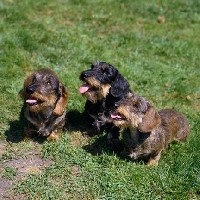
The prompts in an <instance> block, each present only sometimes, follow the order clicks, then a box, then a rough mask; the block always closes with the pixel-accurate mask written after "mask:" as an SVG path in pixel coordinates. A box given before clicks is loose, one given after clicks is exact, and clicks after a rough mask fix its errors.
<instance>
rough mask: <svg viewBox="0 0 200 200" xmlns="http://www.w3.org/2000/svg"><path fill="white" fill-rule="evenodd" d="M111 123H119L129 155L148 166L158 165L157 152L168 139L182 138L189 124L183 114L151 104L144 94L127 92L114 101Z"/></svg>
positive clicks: (187, 131) (185, 134) (177, 139)
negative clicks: (156, 107) (117, 100)
mask: <svg viewBox="0 0 200 200" xmlns="http://www.w3.org/2000/svg"><path fill="white" fill-rule="evenodd" d="M111 117H112V119H113V123H114V124H115V125H116V126H117V127H121V129H123V130H122V132H123V133H122V135H123V140H124V143H125V145H126V148H127V149H128V151H129V156H130V157H131V158H133V159H135V160H137V159H142V160H144V161H146V162H147V165H148V166H151V165H158V161H159V159H160V157H161V152H162V150H163V149H166V148H167V147H168V145H169V143H170V142H172V141H186V140H187V138H188V135H189V124H188V121H187V119H186V117H185V116H184V115H183V114H181V113H180V112H178V111H176V110H173V109H162V110H160V111H158V112H157V111H156V110H155V108H154V107H153V106H152V105H151V104H150V103H149V102H148V101H147V100H146V99H145V98H144V97H141V96H138V95H136V94H132V93H129V94H128V95H127V96H126V98H125V99H122V100H120V101H119V102H117V103H116V104H115V111H114V112H112V113H111Z"/></svg>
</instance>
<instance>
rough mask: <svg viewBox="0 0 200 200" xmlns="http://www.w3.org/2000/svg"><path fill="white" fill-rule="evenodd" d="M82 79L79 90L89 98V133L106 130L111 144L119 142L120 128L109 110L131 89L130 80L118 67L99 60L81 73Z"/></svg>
mask: <svg viewBox="0 0 200 200" xmlns="http://www.w3.org/2000/svg"><path fill="white" fill-rule="evenodd" d="M80 80H81V81H83V82H84V84H83V85H82V86H81V87H80V88H79V91H80V93H81V94H82V95H83V96H84V97H86V98H87V101H86V104H85V114H86V119H87V127H88V134H89V135H95V134H97V133H98V132H99V131H103V130H105V131H106V132H107V133H108V142H109V143H110V144H114V143H116V142H118V137H119V128H118V127H116V126H114V125H113V123H112V120H111V118H110V114H109V112H110V111H111V109H112V107H113V105H114V104H115V102H118V101H119V100H120V99H123V98H124V96H125V95H126V94H127V93H129V92H130V91H131V90H130V86H129V83H128V81H127V80H126V79H125V78H124V77H123V76H122V75H121V74H120V72H119V71H118V69H117V68H115V67H113V66H112V65H110V64H108V63H106V62H98V61H94V62H93V63H92V65H91V69H88V70H86V71H83V72H82V73H81V74H80Z"/></svg>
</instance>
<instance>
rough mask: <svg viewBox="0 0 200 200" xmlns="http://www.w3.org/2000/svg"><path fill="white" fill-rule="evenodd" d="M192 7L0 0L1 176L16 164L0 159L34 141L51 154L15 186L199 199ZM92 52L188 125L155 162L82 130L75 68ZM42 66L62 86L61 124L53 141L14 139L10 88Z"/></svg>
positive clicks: (15, 105) (31, 191)
mask: <svg viewBox="0 0 200 200" xmlns="http://www.w3.org/2000/svg"><path fill="white" fill-rule="evenodd" d="M199 10H200V1H198V0H191V1H187V0H176V1H175V0H169V1H162V0H152V1H144V0H142V1H131V0H127V1H123V0H109V1H107V0H101V1H99V0H95V1H94V0H85V1H80V0H58V1H53V0H48V1H47V0H40V1H31V0H21V1H17V0H2V1H1V2H0V43H1V48H0V65H1V67H0V82H1V84H0V105H1V106H0V113H1V115H0V145H1V146H2V147H1V148H0V160H1V161H0V162H1V163H0V172H1V176H2V177H3V178H8V179H12V178H13V177H15V175H16V169H15V168H10V167H8V166H6V162H8V161H9V160H11V159H17V158H19V157H21V156H28V155H29V152H32V151H34V150H37V151H38V150H39V152H40V156H42V157H43V158H44V159H51V160H53V161H54V164H53V165H50V166H48V167H46V168H45V169H44V170H43V171H42V172H41V173H36V174H32V173H28V174H26V176H25V177H23V178H22V179H20V180H18V181H16V182H15V185H14V192H15V195H19V197H20V198H21V199H23V198H24V197H26V198H27V199H43V200H44V199H98V200H100V199H102V200H103V199H141V200H142V199H145V200H146V199H167V200H168V199H183V200H184V199H200V164H199V160H200V133H199V130H200V107H199V105H200V85H199V77H200V69H199V46H200V39H199V35H200V11H199ZM160 17H162V19H164V20H163V21H162V20H161V21H159V19H160ZM93 60H100V61H106V62H109V63H110V64H112V65H114V66H116V67H117V68H118V69H119V70H120V72H121V73H122V74H123V75H124V76H125V77H126V78H127V79H128V81H129V83H130V85H131V89H132V90H133V91H134V92H135V93H138V94H140V95H142V96H145V97H146V98H147V99H149V100H150V101H151V102H152V103H153V104H154V106H155V107H156V108H157V109H161V108H164V107H170V108H174V109H177V110H179V111H181V112H182V113H184V114H185V115H186V116H187V118H188V121H189V123H190V127H191V134H190V138H189V140H188V142H187V143H183V144H172V145H170V148H169V149H168V150H165V151H164V152H163V155H162V157H161V160H160V163H159V166H158V167H155V168H146V167H145V166H144V165H143V164H142V163H135V162H133V161H132V160H130V159H129V158H125V157H122V156H120V153H119V152H115V151H113V150H112V149H110V148H109V147H108V146H107V145H106V143H105V142H106V139H105V133H101V134H100V135H98V136H96V137H93V138H85V137H84V136H83V134H82V133H83V130H84V119H83V118H82V116H81V113H82V112H83V109H84V103H85V99H84V98H83V97H82V96H81V95H80V94H79V92H78V88H79V86H80V84H81V82H80V81H79V78H78V77H79V74H80V72H81V71H83V70H85V69H87V68H89V66H90V63H91V62H92V61H93ZM42 67H46V68H50V69H52V70H54V71H55V72H56V73H57V74H58V75H59V76H60V79H61V80H62V82H63V83H64V84H65V85H66V86H67V88H68V90H69V103H68V105H67V111H68V115H69V123H68V125H67V127H66V129H65V130H64V131H63V134H62V137H61V141H59V142H55V143H49V142H47V141H34V142H33V141H24V140H23V129H24V126H25V121H24V119H23V114H22V107H23V101H22V100H21V99H20V98H19V97H18V93H19V91H20V90H21V89H22V86H23V81H24V79H25V78H26V77H27V75H28V74H29V73H30V72H32V71H34V70H36V69H39V68H42ZM0 187H1V186H0ZM20 195H22V196H20ZM10 198H11V199H12V197H10ZM20 198H19V199H20Z"/></svg>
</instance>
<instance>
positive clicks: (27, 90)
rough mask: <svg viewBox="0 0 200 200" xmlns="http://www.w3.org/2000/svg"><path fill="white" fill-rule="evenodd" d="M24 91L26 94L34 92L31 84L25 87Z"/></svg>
mask: <svg viewBox="0 0 200 200" xmlns="http://www.w3.org/2000/svg"><path fill="white" fill-rule="evenodd" d="M26 92H27V93H28V94H33V93H34V92H35V87H32V86H31V85H29V86H28V87H27V88H26Z"/></svg>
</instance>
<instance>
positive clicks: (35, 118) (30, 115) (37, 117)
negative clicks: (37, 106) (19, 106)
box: [25, 108, 56, 129]
mask: <svg viewBox="0 0 200 200" xmlns="http://www.w3.org/2000/svg"><path fill="white" fill-rule="evenodd" d="M25 117H26V119H27V120H28V121H29V122H30V123H31V124H33V125H34V126H36V127H38V129H39V128H42V127H44V128H45V127H46V126H48V125H49V124H50V123H53V122H54V121H55V119H56V116H54V115H53V114H52V109H51V108H49V109H47V110H46V111H45V112H38V113H34V112H30V110H29V109H26V110H25Z"/></svg>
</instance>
